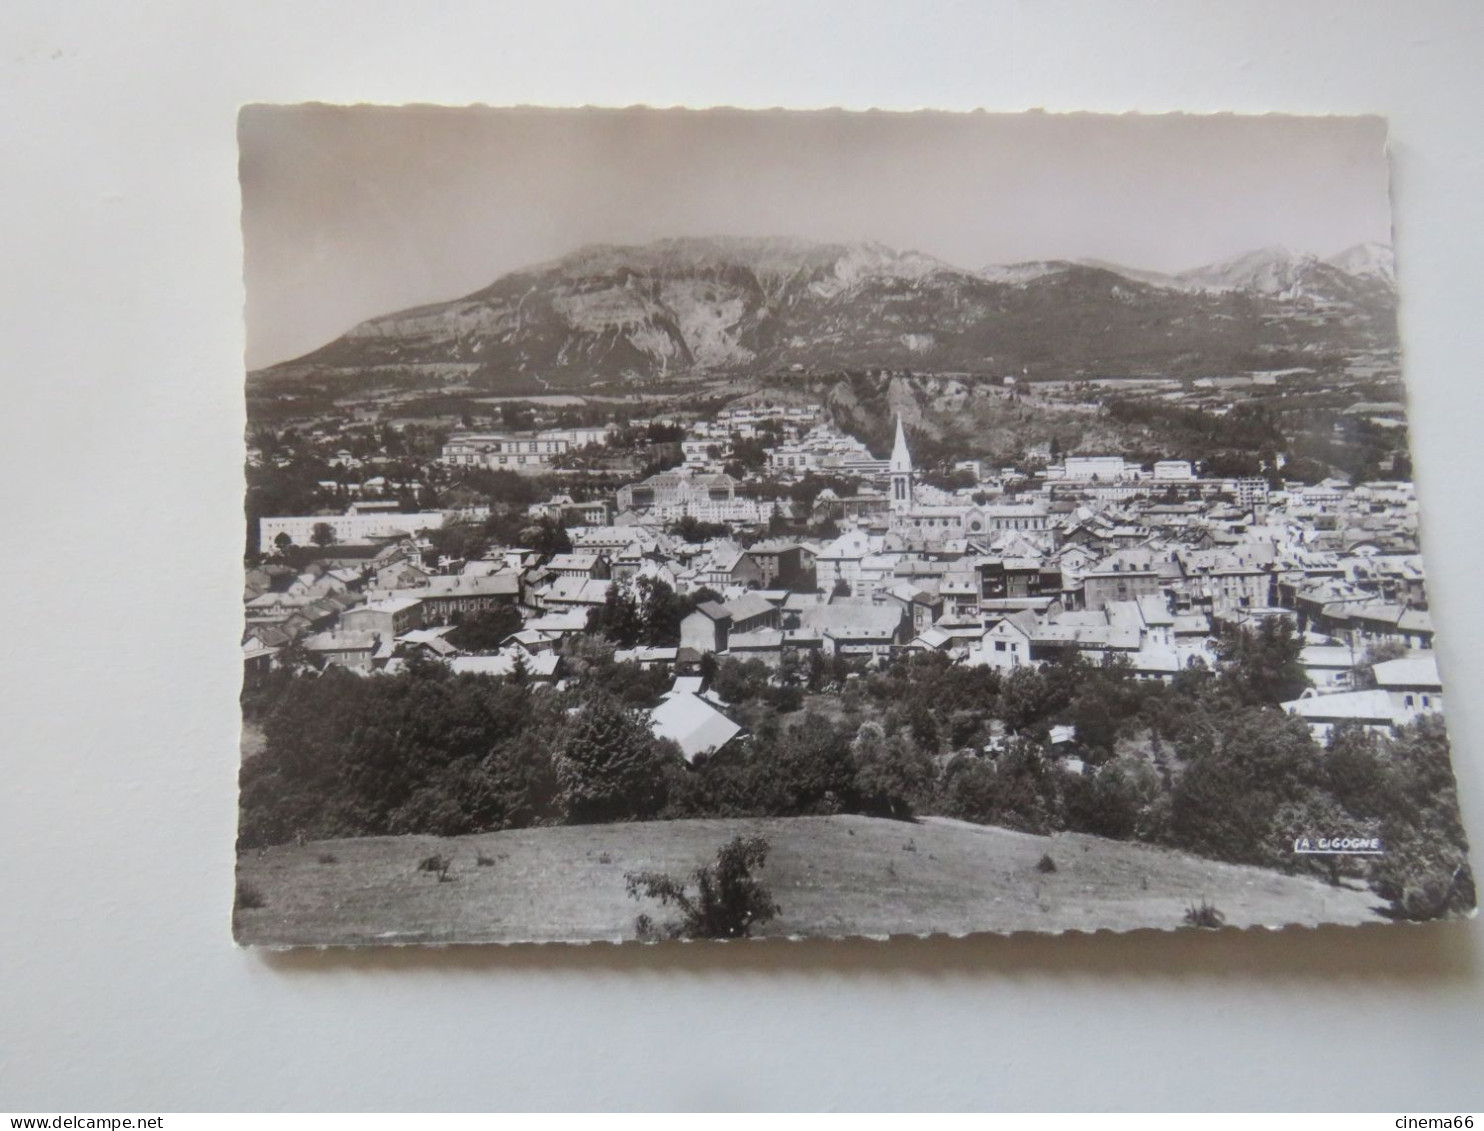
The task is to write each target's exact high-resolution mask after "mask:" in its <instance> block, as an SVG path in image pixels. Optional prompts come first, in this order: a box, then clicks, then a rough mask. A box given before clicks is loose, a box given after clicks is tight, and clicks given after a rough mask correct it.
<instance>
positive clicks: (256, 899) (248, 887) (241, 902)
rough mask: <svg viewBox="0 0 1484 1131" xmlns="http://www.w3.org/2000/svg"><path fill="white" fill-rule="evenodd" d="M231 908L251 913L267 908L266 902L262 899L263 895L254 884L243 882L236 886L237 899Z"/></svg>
mask: <svg viewBox="0 0 1484 1131" xmlns="http://www.w3.org/2000/svg"><path fill="white" fill-rule="evenodd" d="M233 906H234V907H235V908H236V909H237V910H238V911H253V910H256V909H257V908H259V907H266V906H268V901H267V900H266V899H264V898H263V893H262V891H260V890H259V889H258V886H257V885H256V884H254V883H251V882H249V881H247V880H243V881H241V882H240V883H238V885H237V897H236V899H235V900H234V901H233Z"/></svg>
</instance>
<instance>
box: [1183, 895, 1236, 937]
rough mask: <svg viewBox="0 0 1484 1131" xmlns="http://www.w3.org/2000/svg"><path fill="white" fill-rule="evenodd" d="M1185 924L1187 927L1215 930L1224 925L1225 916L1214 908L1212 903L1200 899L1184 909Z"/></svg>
mask: <svg viewBox="0 0 1484 1131" xmlns="http://www.w3.org/2000/svg"><path fill="white" fill-rule="evenodd" d="M1185 925H1186V926H1187V927H1205V928H1207V929H1209V930H1215V929H1216V928H1218V927H1222V926H1225V925H1226V916H1225V915H1223V914H1222V913H1221V912H1220V911H1218V910H1217V909H1216V906H1215V905H1214V904H1212V903H1208V902H1206V900H1204V899H1203V900H1201V901H1200V903H1198V904H1196V903H1193V904H1191V905H1190V907H1188V908H1187V909H1186V911H1185Z"/></svg>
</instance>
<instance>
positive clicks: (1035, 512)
mask: <svg viewBox="0 0 1484 1131" xmlns="http://www.w3.org/2000/svg"><path fill="white" fill-rule="evenodd" d="M888 474H889V475H890V477H891V499H890V502H891V506H890V511H889V518H888V529H889V530H891V531H892V532H893V533H896V534H901V535H903V536H905V537H909V538H924V539H933V540H941V539H952V538H973V537H975V536H977V535H983V534H992V533H998V532H999V531H1002V530H1048V529H1050V526H1051V517H1050V515H1049V514H1047V512H1046V508H1045V506H1043V505H1042V504H1041V503H1040V502H1039V501H1038V502H1031V503H985V504H982V505H981V504H977V503H969V502H965V501H963V500H962V499H959V498H955V497H954V496H953V495H951V494H949V493H948V492H946V491H940V490H938V489H937V488H935V487H931V486H928V485H926V484H924V485H923V486H921V487H919V486H918V485H917V482H916V474H915V472H914V471H913V468H912V452H911V450H910V449H909V448H908V447H907V432H906V429H905V428H904V427H903V425H902V418H901V417H900V416H898V417H897V436H896V442H895V443H894V444H893V445H892V450H891V462H890V465H889V468H888Z"/></svg>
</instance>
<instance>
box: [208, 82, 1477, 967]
mask: <svg viewBox="0 0 1484 1131" xmlns="http://www.w3.org/2000/svg"><path fill="white" fill-rule="evenodd" d="M238 143H239V158H240V175H241V191H242V236H243V256H244V259H243V261H244V271H245V274H244V281H245V293H246V312H245V316H246V358H245V366H244V370H245V373H237V374H233V375H232V377H233V379H234V380H244V379H245V383H244V385H243V389H244V391H245V404H246V415H245V420H246V437H245V439H246V467H245V513H244V518H245V522H244V524H243V527H242V535H243V541H242V546H241V552H242V560H243V564H244V587H243V594H242V599H243V606H242V611H243V622H242V637H241V649H242V670H243V683H242V693H241V708H242V741H241V764H240V769H239V785H240V798H239V800H240V823H239V826H238V835H237V843H236V888H235V899H234V901H233V907H232V934H233V937H234V938H235V939H236V941H237V942H238V943H239V944H242V945H244V946H261V947H271V948H287V947H301V946H308V947H323V946H373V945H407V944H446V943H530V942H598V941H602V942H628V941H640V942H656V941H661V940H676V939H684V940H741V939H759V938H811V937H812V938H846V937H853V936H864V937H868V938H875V939H889V938H891V937H892V936H927V935H953V936H962V935H969V934H976V933H985V932H988V933H999V934H1008V933H1012V932H1045V933H1053V934H1058V933H1062V932H1069V931H1077V932H1094V931H1100V930H1111V931H1129V930H1136V929H1157V930H1193V931H1194V930H1200V929H1216V928H1222V927H1234V928H1247V927H1271V928H1277V927H1284V926H1289V925H1297V926H1319V925H1324V924H1336V925H1346V926H1348V925H1358V924H1365V923H1376V924H1381V923H1388V922H1392V923H1396V922H1418V921H1425V920H1434V919H1453V918H1460V917H1465V916H1468V915H1471V914H1472V913H1473V910H1474V906H1475V887H1474V880H1473V876H1472V873H1471V871H1470V867H1469V863H1468V842H1467V837H1466V834H1465V830H1464V827H1463V822H1462V819H1461V817H1460V814H1459V809H1458V803H1457V797H1456V790H1455V783H1454V777H1453V769H1452V764H1451V755H1450V748H1449V741H1448V735H1447V731H1446V729H1445V714H1446V711H1445V706H1444V701H1445V690H1444V687H1443V682H1442V676H1441V674H1440V672H1439V666H1438V663H1437V659H1436V655H1437V653H1436V651H1435V647H1434V645H1435V632H1437V633H1442V634H1443V635H1445V636H1446V635H1447V633H1448V628H1447V626H1446V625H1445V624H1444V623H1443V621H1444V620H1445V618H1444V617H1443V616H1440V615H1439V611H1438V610H1437V609H1436V608H1434V607H1433V606H1432V605H1431V604H1430V601H1429V593H1428V584H1427V575H1426V572H1425V570H1424V567H1423V554H1422V549H1423V541H1422V538H1423V535H1424V534H1425V532H1422V531H1419V507H1418V499H1417V494H1416V491H1415V490H1414V486H1413V481H1412V456H1411V449H1410V446H1409V431H1408V416H1407V393H1406V388H1405V381H1404V374H1405V373H1406V371H1407V366H1406V359H1405V358H1404V357H1403V356H1402V353H1401V349H1400V345H1399V334H1398V312H1399V310H1400V309H1402V307H1401V303H1402V302H1403V301H1404V300H1403V299H1399V295H1402V294H1404V293H1405V290H1406V285H1407V280H1406V265H1405V262H1403V263H1401V264H1398V263H1397V262H1396V261H1395V259H1394V256H1393V252H1392V210H1391V195H1390V175H1391V174H1390V162H1389V158H1388V149H1387V147H1388V135H1387V124H1386V121H1385V120H1384V119H1383V118H1380V117H1357V116H1348V117H1346V116H1336V117H1318V116H1316V117H1302V116H1278V115H1266V116H1255V115H1253V116H1243V115H1232V114H1221V115H1192V114H1183V115H1182V114H1168V115H1118V116H1113V115H1096V114H1048V113H1039V112H1032V113H1016V114H988V113H982V112H975V113H948V112H916V113H886V112H875V111H872V112H866V111H852V112H847V111H831V110H818V111H779V110H728V109H714V110H659V109H643V108H635V109H596V108H587V109H539V108H529V107H528V108H511V109H499V108H491V107H474V106H471V107H457V108H455V107H436V106H411V107H392V106H385V107H381V106H333V105H321V104H315V105H277V106H275V105H251V106H248V107H246V108H245V109H243V111H242V112H241V115H240V118H239V120H238ZM234 553H235V549H234Z"/></svg>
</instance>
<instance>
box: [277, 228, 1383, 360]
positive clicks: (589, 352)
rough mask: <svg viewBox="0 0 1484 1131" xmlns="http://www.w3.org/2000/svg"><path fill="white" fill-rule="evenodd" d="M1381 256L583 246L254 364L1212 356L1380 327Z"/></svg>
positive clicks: (1354, 337) (770, 243) (736, 244)
mask: <svg viewBox="0 0 1484 1131" xmlns="http://www.w3.org/2000/svg"><path fill="white" fill-rule="evenodd" d="M1347 255H1349V253H1347ZM1380 262H1382V259H1381V257H1380V256H1379V255H1377V254H1375V253H1367V254H1365V255H1361V254H1359V253H1356V254H1355V255H1351V256H1350V258H1349V259H1345V258H1343V257H1337V259H1336V261H1333V262H1327V263H1326V262H1321V261H1319V260H1315V259H1313V257H1296V256H1292V255H1290V254H1289V253H1271V252H1262V253H1255V254H1254V255H1253V256H1250V257H1244V258H1243V259H1242V260H1236V261H1232V263H1229V264H1220V265H1215V266H1213V267H1211V268H1204V269H1202V270H1201V271H1200V272H1187V273H1185V275H1181V276H1158V275H1155V274H1154V273H1151V272H1132V271H1125V270H1123V269H1121V268H1117V267H1113V266H1110V265H1102V264H1091V263H1064V262H1054V263H1043V264H1020V265H1016V266H1013V267H1009V268H990V269H986V270H984V271H978V272H976V271H966V270H962V269H959V268H956V267H953V266H950V265H948V264H946V263H943V262H941V261H939V260H936V259H933V258H932V257H930V256H926V255H921V254H919V253H916V252H898V251H894V250H892V249H890V248H886V247H883V246H882V245H880V244H874V243H864V244H855V245H842V244H819V243H808V242H803V241H796V240H781V239H773V240H749V239H735V238H716V239H677V240H663V241H659V242H657V243H653V244H648V245H644V246H641V247H614V246H598V247H591V248H584V249H583V250H581V251H578V252H575V253H573V254H572V255H569V256H566V257H564V258H562V259H559V260H557V261H555V262H552V263H546V264H541V265H538V266H535V267H532V268H529V269H526V270H523V271H518V272H514V273H512V274H510V275H506V276H504V277H503V278H501V279H499V280H497V281H496V282H495V283H493V284H492V285H491V286H489V287H487V288H485V289H484V290H481V291H478V292H476V293H474V294H471V295H468V296H466V297H464V298H461V299H456V300H454V301H452V302H446V303H439V304H435V305H431V306H425V307H420V308H417V309H414V310H407V311H402V312H399V313H396V314H389V315H386V316H383V317H380V318H373V319H371V320H369V321H367V322H364V323H362V324H361V325H359V326H356V327H354V328H353V329H352V330H350V332H348V333H347V334H345V335H344V336H343V337H341V338H339V339H337V340H336V341H334V342H332V343H330V344H329V345H327V346H325V347H323V348H322V349H320V350H317V351H315V352H314V353H312V354H309V355H307V356H306V357H304V358H301V359H299V360H298V361H295V362H291V363H287V364H285V365H281V366H275V367H274V368H273V369H271V370H266V371H263V373H262V374H260V375H257V377H258V378H259V379H263V380H268V381H273V382H278V381H293V380H298V379H302V378H304V377H306V376H307V377H316V376H318V377H336V376H338V377H342V378H347V379H351V378H354V377H356V376H357V375H362V376H374V375H375V374H377V373H384V372H386V371H388V370H398V369H405V370H410V371H416V372H424V373H429V374H440V373H441V374H443V375H453V374H457V375H459V376H461V377H464V378H467V379H472V380H474V381H475V382H476V383H479V384H482V385H485V386H487V387H490V388H500V387H509V386H516V385H519V386H521V387H527V386H529V384H530V383H531V382H532V381H535V382H538V383H539V385H540V386H541V387H543V388H568V389H578V388H584V387H589V386H592V385H600V384H607V383H613V382H619V381H629V380H647V379H653V378H672V377H684V376H688V375H697V376H704V375H707V374H713V373H725V372H746V371H758V370H760V369H762V370H771V369H780V368H787V367H790V366H800V367H803V368H805V369H831V368H852V367H894V368H897V367H899V368H911V369H916V370H922V371H938V372H948V371H958V370H963V371H973V372H1012V371H1018V370H1020V369H1022V368H1026V367H1032V366H1046V365H1054V366H1059V367H1064V368H1066V369H1067V370H1068V371H1076V370H1079V369H1084V370H1085V369H1089V368H1090V369H1093V370H1098V369H1101V370H1103V371H1109V372H1116V371H1119V370H1120V369H1126V368H1129V367H1134V368H1140V367H1143V368H1148V367H1154V368H1158V367H1168V366H1170V365H1173V364H1178V363H1179V359H1181V358H1189V357H1191V356H1199V357H1200V358H1203V359H1205V360H1204V362H1203V364H1211V365H1215V366H1217V367H1220V366H1221V365H1222V364H1223V359H1225V358H1227V357H1229V356H1231V355H1233V354H1236V353H1240V352H1243V351H1246V352H1250V351H1252V350H1254V349H1256V350H1261V349H1280V348H1289V349H1292V348H1299V349H1302V348H1352V347H1375V346H1387V345H1389V344H1391V343H1392V342H1393V341H1394V334H1395V317H1394V292H1393V291H1392V290H1391V287H1390V283H1389V278H1388V277H1386V276H1384V275H1383V272H1382V270H1381V268H1380V267H1378V266H1377V264H1378V263H1380ZM1350 264H1353V265H1354V268H1355V273H1351V271H1349V270H1347V269H1346V267H1347V265H1350ZM1317 308H1324V310H1322V311H1321V316H1320V317H1317V318H1316V317H1315V313H1314V312H1315V310H1316V309H1317Z"/></svg>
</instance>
